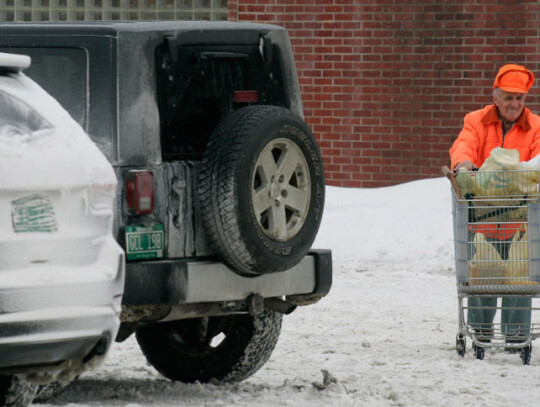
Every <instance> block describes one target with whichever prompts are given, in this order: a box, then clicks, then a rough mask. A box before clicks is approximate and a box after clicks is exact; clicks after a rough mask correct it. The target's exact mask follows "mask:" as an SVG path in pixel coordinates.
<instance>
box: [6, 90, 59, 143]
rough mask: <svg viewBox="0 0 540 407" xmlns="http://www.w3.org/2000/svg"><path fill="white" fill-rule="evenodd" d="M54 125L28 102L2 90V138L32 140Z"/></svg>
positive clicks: (22, 140)
mask: <svg viewBox="0 0 540 407" xmlns="http://www.w3.org/2000/svg"><path fill="white" fill-rule="evenodd" d="M51 128H52V125H51V124H50V123H49V122H48V121H47V120H45V119H44V118H43V117H42V116H41V115H40V114H39V113H37V112H36V111H35V110H33V109H32V108H30V106H28V105H27V104H26V103H24V102H22V101H21V100H19V99H16V98H14V97H13V96H11V95H7V94H5V93H1V92H0V138H8V139H12V140H16V141H19V142H25V141H30V140H31V139H32V138H33V137H34V136H35V135H36V134H37V133H39V132H40V131H42V130H48V129H51Z"/></svg>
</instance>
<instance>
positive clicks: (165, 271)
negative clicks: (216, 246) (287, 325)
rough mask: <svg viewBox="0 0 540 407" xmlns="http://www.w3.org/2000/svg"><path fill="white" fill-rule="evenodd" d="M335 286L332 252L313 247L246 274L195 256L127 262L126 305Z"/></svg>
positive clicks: (324, 291) (323, 290) (281, 293)
mask: <svg viewBox="0 0 540 407" xmlns="http://www.w3.org/2000/svg"><path fill="white" fill-rule="evenodd" d="M331 286H332V252H331V251H330V250H314V251H312V252H310V253H309V254H308V255H307V256H306V257H304V259H303V260H302V261H301V262H300V263H299V264H298V265H296V266H295V267H293V268H291V269H289V270H287V271H283V272H278V273H270V274H263V275H260V276H256V277H244V276H240V275H238V274H236V273H235V272H233V271H232V270H230V269H229V268H228V267H227V266H225V265H224V264H223V263H220V262H216V261H203V260H197V259H183V260H161V261H147V262H138V263H128V264H127V265H126V285H125V292H124V297H123V303H124V304H125V305H146V304H161V305H172V306H174V305H184V304H194V303H205V302H220V301H237V300H244V299H246V298H248V297H249V296H251V295H260V296H261V297H263V298H272V297H281V296H287V295H302V294H306V295H311V294H322V295H324V294H327V293H328V292H329V291H330V287H331Z"/></svg>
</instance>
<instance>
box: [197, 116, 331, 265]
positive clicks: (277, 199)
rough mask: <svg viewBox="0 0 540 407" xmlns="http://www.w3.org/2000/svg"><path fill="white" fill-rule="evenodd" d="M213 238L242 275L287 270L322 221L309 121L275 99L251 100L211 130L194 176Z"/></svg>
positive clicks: (318, 163) (319, 169)
mask: <svg viewBox="0 0 540 407" xmlns="http://www.w3.org/2000/svg"><path fill="white" fill-rule="evenodd" d="M199 203H200V207H201V213H202V218H203V221H204V224H205V227H206V230H207V234H208V238H209V241H210V245H211V247H212V248H213V249H215V250H216V251H217V252H218V253H219V255H220V256H221V258H222V259H223V261H224V262H225V263H227V264H228V265H229V266H230V267H231V268H233V269H234V270H236V271H238V272H240V273H241V274H262V273H269V272H276V271H283V270H287V269H289V268H290V267H292V266H294V265H295V264H297V263H298V262H299V261H300V260H301V259H302V258H303V257H304V256H305V255H306V253H307V252H308V250H309V249H310V247H311V244H312V243H313V240H314V239H315V236H316V234H317V231H318V229H319V225H320V222H321V217H322V212H323V205H324V171H323V163H322V159H321V154H320V151H319V148H318V146H317V143H316V141H315V139H314V137H313V135H312V133H311V131H310V130H309V127H308V126H307V125H306V123H305V122H304V121H303V120H302V119H300V118H299V117H298V116H296V115H295V114H294V113H292V112H291V111H290V110H288V109H285V108H281V107H277V106H250V107H246V108H243V109H240V110H237V111H235V112H233V113H231V114H230V115H229V116H227V117H226V118H225V119H224V120H223V121H222V122H221V123H220V124H219V125H218V126H217V127H216V129H215V131H214V132H213V133H212V135H211V137H210V139H209V142H208V145H207V148H206V150H205V153H204V156H203V160H202V168H201V175H200V178H199Z"/></svg>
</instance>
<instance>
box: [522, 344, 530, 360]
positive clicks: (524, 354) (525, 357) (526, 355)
mask: <svg viewBox="0 0 540 407" xmlns="http://www.w3.org/2000/svg"><path fill="white" fill-rule="evenodd" d="M531 352H532V345H529V346H525V347H524V348H522V349H521V361H522V362H523V364H524V365H530V364H531Z"/></svg>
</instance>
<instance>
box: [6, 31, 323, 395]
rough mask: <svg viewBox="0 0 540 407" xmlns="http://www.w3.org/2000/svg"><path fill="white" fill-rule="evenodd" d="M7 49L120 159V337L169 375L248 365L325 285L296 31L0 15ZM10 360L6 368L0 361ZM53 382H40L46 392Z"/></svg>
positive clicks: (316, 160) (315, 168)
mask: <svg viewBox="0 0 540 407" xmlns="http://www.w3.org/2000/svg"><path fill="white" fill-rule="evenodd" d="M0 50H1V51H4V52H11V53H17V54H26V55H29V56H31V57H32V65H31V67H30V68H28V69H27V70H26V71H25V73H26V74H27V75H28V76H30V77H31V78H33V79H34V80H35V81H36V82H38V83H39V84H40V85H41V86H42V87H43V88H45V90H46V91H48V92H49V93H50V94H51V95H53V96H54V97H55V98H56V99H57V100H58V101H59V102H60V103H61V104H62V105H63V106H64V107H65V108H66V109H67V110H68V111H69V112H70V114H71V115H72V116H73V117H74V118H75V119H76V120H77V121H78V122H79V123H80V125H81V126H82V127H83V128H84V129H85V130H86V131H87V133H88V134H89V135H90V137H91V138H92V139H93V140H94V142H95V143H96V144H97V145H98V146H99V148H100V149H101V150H102V152H103V153H104V154H105V155H106V156H107V157H108V159H109V161H110V162H111V163H112V164H113V166H114V168H115V170H116V174H117V177H118V180H119V188H118V194H117V212H116V217H115V225H114V231H115V234H116V238H117V240H118V242H119V243H120V245H121V246H122V247H123V248H124V250H125V252H126V260H127V264H126V283H125V290H124V297H123V304H122V313H121V322H122V324H121V328H120V331H119V333H118V337H117V341H123V340H125V339H126V338H127V337H129V336H130V335H131V334H132V333H136V337H137V340H138V343H139V344H140V347H141V349H142V351H143V353H144V354H145V356H146V358H147V359H148V361H149V362H150V363H151V364H152V365H153V366H155V368H156V369H157V370H159V371H160V372H161V373H162V374H163V375H165V376H166V377H168V378H170V379H172V380H180V381H185V382H193V381H201V382H208V381H210V380H213V381H222V382H234V381H239V380H242V379H245V378H246V377H248V376H249V375H251V374H253V373H254V372H255V371H257V369H259V368H260V367H261V366H262V365H263V364H264V363H265V361H266V360H267V359H268V358H269V356H270V354H271V352H272V350H273V348H274V346H275V344H276V342H277V339H278V335H279V331H280V328H281V318H282V315H283V314H287V313H289V312H291V311H292V310H293V309H294V308H295V307H296V306H297V305H308V304H313V303H315V302H317V301H318V300H319V299H320V298H321V297H323V296H324V295H326V294H327V293H328V291H329V290H330V286H331V282H332V261H331V253H330V252H329V251H328V250H313V251H312V250H311V245H312V243H313V241H314V239H315V236H316V234H317V231H318V228H319V224H320V222H321V216H322V213H323V204H324V190H325V185H324V173H323V164H322V160H321V155H320V152H319V148H318V146H317V144H316V141H315V139H314V137H313V135H312V133H311V131H310V129H309V128H308V126H307V125H306V123H305V122H304V121H303V119H302V116H303V115H302V103H301V98H300V93H299V86H298V79H297V76H296V70H295V66H294V60H293V57H292V52H291V46H290V41H289V38H288V35H287V32H286V31H285V30H284V29H283V28H280V27H277V26H272V25H256V24H248V23H227V22H187V21H184V22H97V21H96V22H84V23H83V22H77V23H75V22H73V23H2V24H0ZM1 374H2V372H0V375H1ZM43 394H44V393H43Z"/></svg>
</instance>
